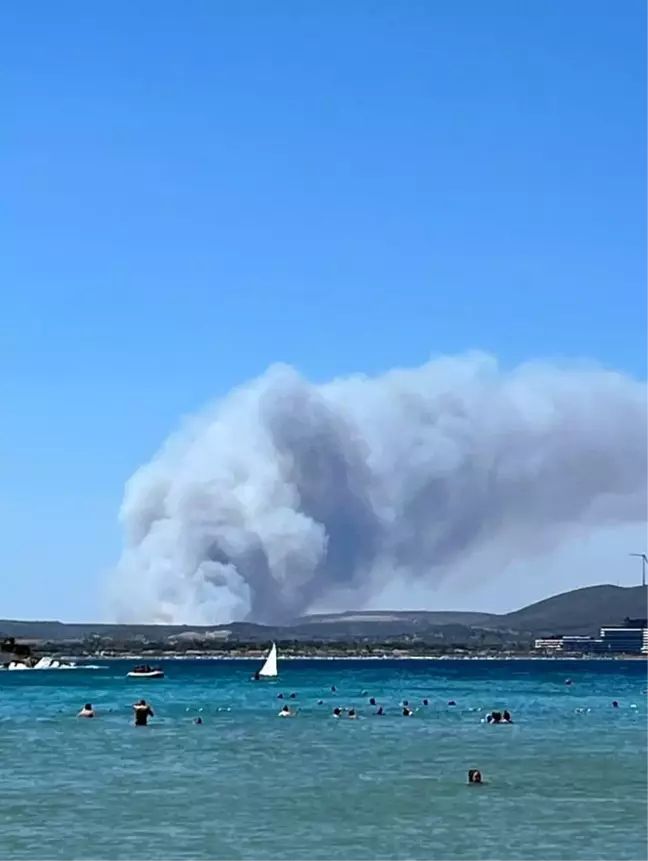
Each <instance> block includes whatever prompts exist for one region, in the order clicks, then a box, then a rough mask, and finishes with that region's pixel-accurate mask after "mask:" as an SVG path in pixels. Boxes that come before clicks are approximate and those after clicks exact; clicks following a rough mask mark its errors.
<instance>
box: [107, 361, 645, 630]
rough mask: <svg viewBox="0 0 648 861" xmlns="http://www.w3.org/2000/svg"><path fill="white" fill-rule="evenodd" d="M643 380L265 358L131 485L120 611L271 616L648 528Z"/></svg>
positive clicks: (551, 370)
mask: <svg viewBox="0 0 648 861" xmlns="http://www.w3.org/2000/svg"><path fill="white" fill-rule="evenodd" d="M646 436H647V422H646V391H645V386H644V384H642V383H639V382H636V381H633V380H631V379H629V378H627V377H624V376H621V375H619V374H615V373H610V372H607V371H605V370H602V369H600V368H598V367H593V366H582V365H579V366H569V367H558V366H553V365H549V364H528V365H523V366H521V367H518V368H516V369H514V370H510V371H506V370H502V369H500V368H499V367H498V365H497V363H496V362H495V361H494V360H493V359H492V358H490V357H488V356H484V355H481V354H471V355H468V356H463V357H459V358H450V359H439V360H435V361H431V362H429V363H428V364H426V365H424V366H423V367H420V368H416V369H412V370H395V371H391V372H389V373H387V374H385V375H384V376H380V377H375V378H369V377H365V376H354V377H349V378H346V379H339V380H334V381H333V382H331V383H327V384H325V385H314V384H312V383H309V382H308V381H306V380H304V379H303V378H302V377H300V375H299V374H298V373H297V372H296V371H295V370H294V369H292V368H290V367H286V366H277V367H273V368H271V369H270V370H269V371H268V372H267V373H266V374H264V375H263V376H262V377H261V378H259V379H257V380H255V381H254V382H252V383H250V384H248V385H246V386H244V387H242V388H240V389H238V390H236V391H234V392H232V393H230V394H229V395H228V396H227V397H226V398H224V399H223V400H221V401H219V402H218V403H216V404H215V406H213V407H212V408H210V409H208V410H207V411H206V412H204V413H203V414H201V415H199V416H198V417H196V418H194V419H192V420H190V421H188V422H187V423H186V424H185V425H184V427H182V428H181V430H180V431H179V432H178V433H177V434H176V435H174V436H172V437H171V438H170V439H169V440H168V441H167V443H166V444H165V445H164V447H163V448H162V450H161V451H160V452H159V453H158V454H157V455H156V456H155V457H154V459H153V460H152V461H151V462H150V463H149V464H147V465H146V466H143V467H142V468H141V469H140V470H138V472H137V473H136V474H135V475H134V476H133V477H132V478H131V479H130V481H129V482H128V485H127V487H126V494H125V499H124V502H123V506H122V509H121V515H120V516H121V522H122V525H123V529H124V536H125V546H124V551H123V555H122V558H121V560H120V562H119V565H118V567H117V570H116V572H115V575H114V577H113V580H112V586H113V594H114V596H115V599H116V605H117V606H116V609H117V614H118V616H119V618H120V619H122V620H124V621H126V620H129V621H142V622H144V621H150V622H152V621H160V622H162V621H164V622H187V623H191V624H200V623H203V624H211V623H218V622H227V621H231V620H234V619H243V618H247V619H252V620H255V621H262V622H279V621H282V620H286V619H290V618H293V617H295V616H297V615H300V614H302V613H305V612H307V611H309V610H312V609H313V608H317V607H318V606H321V605H322V604H323V603H326V605H327V606H328V607H329V608H330V607H332V606H335V607H337V608H339V609H349V608H359V607H361V606H363V605H366V603H367V602H368V601H370V600H371V598H372V597H374V596H375V595H376V594H378V593H379V592H380V591H381V590H382V589H383V588H384V587H385V586H386V585H387V584H390V583H393V582H394V581H398V582H402V583H403V584H407V583H408V582H412V581H414V580H419V581H424V582H425V583H426V584H427V585H431V586H436V585H437V584H439V583H440V582H441V581H442V580H443V579H445V578H452V577H453V575H455V576H456V572H458V571H459V570H461V569H462V567H464V566H465V564H466V562H467V560H470V559H471V558H478V559H479V560H480V564H479V577H480V578H482V579H483V578H487V577H491V576H493V575H495V574H497V573H498V572H499V571H501V570H503V569H504V568H505V567H506V566H507V565H509V564H510V563H511V562H515V561H524V560H526V559H528V558H529V557H532V556H533V555H534V554H538V553H545V552H548V551H551V550H552V549H554V548H556V547H559V546H560V545H561V544H562V543H564V542H566V541H570V540H573V539H574V538H575V537H578V536H580V535H582V536H583V537H586V536H588V535H589V534H591V533H594V532H597V531H598V530H601V529H606V528H609V527H611V526H615V525H626V524H632V523H637V522H643V521H645V519H646V492H647V487H646V484H647V482H646V474H647V458H646Z"/></svg>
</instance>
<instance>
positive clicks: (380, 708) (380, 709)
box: [376, 706, 385, 715]
mask: <svg viewBox="0 0 648 861" xmlns="http://www.w3.org/2000/svg"><path fill="white" fill-rule="evenodd" d="M376 714H377V715H384V714H385V712H384V710H383V707H382V706H378V711H377V712H376Z"/></svg>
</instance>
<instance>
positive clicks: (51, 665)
mask: <svg viewBox="0 0 648 861" xmlns="http://www.w3.org/2000/svg"><path fill="white" fill-rule="evenodd" d="M7 669H8V670H78V669H79V667H78V666H77V665H76V664H74V663H69V664H68V663H65V661H59V660H57V659H56V658H50V657H49V656H46V657H43V658H39V660H38V661H36V663H35V664H34V663H29V662H28V661H10V662H9V663H8V664H7Z"/></svg>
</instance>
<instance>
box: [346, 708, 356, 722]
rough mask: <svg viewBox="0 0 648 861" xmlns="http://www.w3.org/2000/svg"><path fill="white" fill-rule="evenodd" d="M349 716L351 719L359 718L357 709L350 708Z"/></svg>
mask: <svg viewBox="0 0 648 861" xmlns="http://www.w3.org/2000/svg"><path fill="white" fill-rule="evenodd" d="M347 717H348V718H349V720H357V719H358V715H357V714H356V710H355V709H349V713H348V715H347Z"/></svg>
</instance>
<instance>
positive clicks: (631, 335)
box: [0, 0, 646, 619]
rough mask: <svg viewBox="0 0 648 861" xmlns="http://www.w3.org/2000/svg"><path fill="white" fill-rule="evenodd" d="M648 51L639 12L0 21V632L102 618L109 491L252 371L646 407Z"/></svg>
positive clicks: (476, 8) (229, 8)
mask: <svg viewBox="0 0 648 861" xmlns="http://www.w3.org/2000/svg"><path fill="white" fill-rule="evenodd" d="M645 46H646V8H645V3H643V2H640V0H625V1H624V2H622V3H613V2H610V0H570V2H568V3H565V2H563V0H530V2H525V3H520V2H517V0H508V2H506V0H491V2H488V3H485V2H481V0H460V2H452V3H448V2H446V3H441V2H433V0H409V2H407V3H404V4H400V3H394V2H386V0H385V2H376V0H327V2H320V3H303V2H298V0H293V2H284V0H274V2H265V0H263V2H262V0H255V2H248V0H239V2H235V3H223V2H219V0H202V2H199V0H186V2H183V3H177V2H170V0H156V2H153V0H148V2H141V0H140V2H130V3H126V2H114V3H103V4H99V3H87V2H80V0H78V2H70V0H57V2H55V3H54V2H44V0H41V2H35V3H20V2H17V3H10V4H5V5H4V7H3V9H2V10H1V11H0V56H2V65H3V75H2V78H1V80H0V103H1V104H2V135H1V137H0V146H1V147H2V149H1V154H2V158H1V162H0V164H1V167H2V192H1V194H0V219H1V220H0V275H1V286H0V403H1V404H2V416H1V421H0V516H1V521H0V522H1V524H2V526H1V535H2V537H1V540H0V577H1V578H2V584H3V589H2V608H1V610H0V617H32V618H33V617H59V618H63V619H81V618H98V617H99V616H100V615H101V614H102V612H103V610H102V605H101V598H100V591H99V587H100V584H101V580H102V577H103V576H104V575H105V572H106V571H107V570H108V569H109V568H110V567H111V566H112V565H113V564H114V563H115V561H116V560H117V558H118V555H119V549H120V535H119V530H118V525H117V513H118V509H119V505H120V502H121V498H122V493H123V487H124V483H125V481H126V480H127V478H128V477H129V476H130V475H131V473H132V472H133V471H134V470H135V469H136V468H137V467H138V466H139V465H140V464H141V463H143V462H145V461H146V460H147V459H148V458H150V456H151V455H152V454H153V453H154V451H155V450H156V449H157V448H158V446H159V445H160V444H161V443H162V441H163V440H164V438H165V437H166V435H167V433H168V432H169V431H170V430H171V429H172V428H173V427H174V426H175V425H176V423H177V421H178V418H179V417H180V416H182V415H184V414H186V413H191V412H193V411H194V410H196V409H197V408H199V407H200V406H201V405H202V404H203V403H204V402H206V401H208V400H210V399H212V398H214V397H217V396H219V395H222V394H224V393H225V392H227V391H228V390H229V389H230V387H232V386H233V385H236V384H238V383H241V382H243V381H245V380H247V379H249V378H250V377H253V376H255V375H257V374H259V373H261V372H262V371H263V370H264V369H265V368H266V367H267V366H268V365H269V364H271V363H272V362H275V361H278V360H281V361H286V362H289V363H291V364H294V365H295V366H296V367H297V368H299V370H300V371H302V372H303V373H304V374H306V375H307V376H309V377H310V378H312V379H315V380H326V379H329V378H330V377H332V376H335V375H340V374H346V373H349V372H352V371H356V370H360V371H366V372H369V373H372V372H377V371H381V370H385V369H387V368H389V367H392V366H394V365H418V364H420V363H422V362H424V361H425V360H426V359H427V358H428V357H429V355H430V354H438V353H442V354H443V353H457V352H462V351H464V350H467V349H472V348H480V349H483V350H487V351H490V352H493V353H494V354H496V355H498V356H499V357H500V358H501V360H502V361H503V362H504V363H506V364H512V363H516V362H518V361H520V360H524V359H525V358H534V357H549V358H552V357H561V356H577V357H592V358H595V359H597V360H600V361H601V362H603V363H605V364H606V365H609V366H611V367H613V368H616V369H620V370H622V371H625V372H627V373H630V374H632V375H635V376H638V377H641V378H644V377H645V361H646V290H645V288H646V242H645V239H646V217H645V209H646V47H645ZM637 549H639V550H642V549H643V548H641V547H640V548H637ZM635 561H636V560H635ZM631 563H632V560H630V561H627V560H625V559H624V560H623V562H622V563H621V564H620V568H619V572H617V575H618V576H620V578H621V580H622V581H625V582H629V580H630V579H631V578H633V577H634V574H635V571H634V566H632V564H631ZM611 579H616V578H611ZM581 580H582V578H581ZM566 585H567V586H569V585H576V583H574V584H566ZM516 597H520V598H521V599H523V598H525V597H536V595H529V596H526V595H524V594H521V595H520V596H516ZM491 599H492V600H491V604H493V605H497V595H496V594H495V595H494V597H493V596H491ZM457 603H459V602H457ZM504 603H506V602H504ZM495 608H496V607H495ZM484 609H490V607H484Z"/></svg>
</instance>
